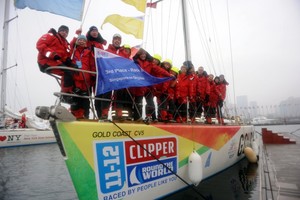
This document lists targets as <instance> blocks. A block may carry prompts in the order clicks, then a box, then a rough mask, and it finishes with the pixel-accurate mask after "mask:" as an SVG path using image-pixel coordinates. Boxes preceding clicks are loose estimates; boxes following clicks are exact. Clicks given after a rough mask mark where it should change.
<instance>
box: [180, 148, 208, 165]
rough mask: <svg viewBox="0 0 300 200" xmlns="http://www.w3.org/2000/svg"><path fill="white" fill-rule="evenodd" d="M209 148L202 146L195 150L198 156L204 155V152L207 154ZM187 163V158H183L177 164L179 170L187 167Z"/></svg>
mask: <svg viewBox="0 0 300 200" xmlns="http://www.w3.org/2000/svg"><path fill="white" fill-rule="evenodd" d="M209 149H210V148H208V147H206V146H203V147H201V148H200V149H198V150H197V153H198V154H199V155H201V154H204V153H205V152H207V151H208V150H209ZM188 162H189V157H186V158H184V159H183V160H181V161H180V162H179V168H181V167H183V166H184V165H187V164H188Z"/></svg>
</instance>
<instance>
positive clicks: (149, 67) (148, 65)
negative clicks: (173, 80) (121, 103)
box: [130, 58, 170, 96]
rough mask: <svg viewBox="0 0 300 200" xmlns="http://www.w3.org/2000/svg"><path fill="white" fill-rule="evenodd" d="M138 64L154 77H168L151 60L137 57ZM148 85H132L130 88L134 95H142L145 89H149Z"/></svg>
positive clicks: (164, 71) (167, 73)
mask: <svg viewBox="0 0 300 200" xmlns="http://www.w3.org/2000/svg"><path fill="white" fill-rule="evenodd" d="M137 62H138V65H139V66H140V67H141V68H142V69H143V70H144V71H145V72H147V73H148V74H150V75H152V76H155V77H169V76H170V74H169V72H167V71H166V70H164V69H163V68H161V67H159V66H157V65H154V64H153V63H152V62H151V61H148V60H141V59H139V58H138V59H137ZM149 90H150V88H149V87H133V88H131V89H130V91H131V92H132V94H133V95H134V96H144V95H145V93H146V92H147V91H149Z"/></svg>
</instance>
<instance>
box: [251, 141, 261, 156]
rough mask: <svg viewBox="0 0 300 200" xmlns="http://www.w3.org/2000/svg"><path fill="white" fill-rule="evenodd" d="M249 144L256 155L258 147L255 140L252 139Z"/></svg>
mask: <svg viewBox="0 0 300 200" xmlns="http://www.w3.org/2000/svg"><path fill="white" fill-rule="evenodd" d="M251 146H252V149H253V151H254V153H255V155H256V156H258V155H259V148H258V144H257V141H253V142H252V144H251Z"/></svg>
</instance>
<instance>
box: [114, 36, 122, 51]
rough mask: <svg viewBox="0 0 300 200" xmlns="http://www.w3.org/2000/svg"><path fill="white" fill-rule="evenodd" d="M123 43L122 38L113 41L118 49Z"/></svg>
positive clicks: (115, 38)
mask: <svg viewBox="0 0 300 200" xmlns="http://www.w3.org/2000/svg"><path fill="white" fill-rule="evenodd" d="M121 43H122V38H120V37H114V38H113V40H112V44H113V46H114V47H117V48H118V47H120V45H121Z"/></svg>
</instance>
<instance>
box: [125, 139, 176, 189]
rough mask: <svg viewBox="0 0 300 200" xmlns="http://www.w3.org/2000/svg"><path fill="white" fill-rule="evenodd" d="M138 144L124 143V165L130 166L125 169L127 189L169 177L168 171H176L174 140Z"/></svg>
mask: <svg viewBox="0 0 300 200" xmlns="http://www.w3.org/2000/svg"><path fill="white" fill-rule="evenodd" d="M139 144H140V145H138V144H136V143H135V142H133V141H127V142H125V148H126V162H127V163H126V164H127V166H128V165H130V166H128V167H127V176H128V182H129V183H128V186H129V187H131V186H134V185H139V184H142V183H147V182H150V181H153V180H156V179H159V178H163V177H165V176H168V175H171V174H172V172H171V171H170V170H172V171H174V172H176V171H177V157H176V155H177V142H176V138H158V139H151V140H139ZM145 149H146V150H147V151H146V150H145ZM155 158H158V159H159V160H160V161H161V163H160V162H158V161H157V160H156V159H155ZM162 163H163V164H162ZM166 166H167V167H168V168H167V167H166Z"/></svg>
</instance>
